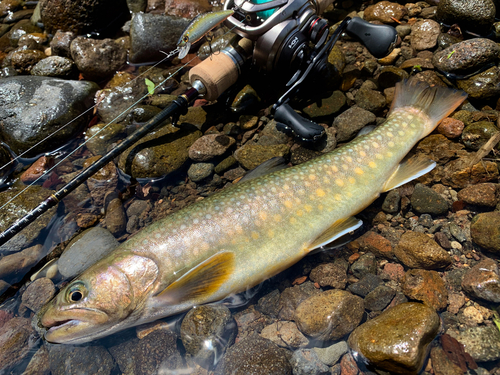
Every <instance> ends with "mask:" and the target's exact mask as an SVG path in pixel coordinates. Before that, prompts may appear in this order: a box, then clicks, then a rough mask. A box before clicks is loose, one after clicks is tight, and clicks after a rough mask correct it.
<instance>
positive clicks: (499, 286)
mask: <svg viewBox="0 0 500 375" xmlns="http://www.w3.org/2000/svg"><path fill="white" fill-rule="evenodd" d="M462 287H463V288H464V290H465V291H466V292H467V293H468V294H469V295H470V296H472V297H474V298H478V299H481V300H484V301H490V302H495V303H498V302H500V273H499V270H498V264H497V262H495V261H494V260H493V259H490V258H486V259H484V260H483V261H481V262H479V263H478V264H476V265H475V266H474V267H472V268H471V269H470V270H468V271H467V272H466V273H465V275H464V278H463V280H462Z"/></svg>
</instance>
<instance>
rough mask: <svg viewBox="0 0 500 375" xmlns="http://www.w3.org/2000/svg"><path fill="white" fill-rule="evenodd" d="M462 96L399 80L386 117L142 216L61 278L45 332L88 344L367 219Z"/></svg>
mask: <svg viewBox="0 0 500 375" xmlns="http://www.w3.org/2000/svg"><path fill="white" fill-rule="evenodd" d="M466 96H467V95H466V94H465V93H464V92H462V91H457V90H453V89H450V88H447V87H429V86H428V85H425V84H423V83H419V82H417V81H415V80H414V81H410V82H405V83H401V82H400V83H398V84H396V90H395V99H394V101H393V104H392V107H391V111H390V114H389V116H388V118H387V120H386V121H385V122H384V123H383V124H382V125H380V126H378V127H377V128H376V129H374V130H372V131H371V132H370V133H368V134H366V135H363V136H360V137H357V138H355V139H354V140H352V141H351V142H350V143H347V144H346V145H344V146H342V147H340V148H338V149H336V150H334V151H331V152H329V153H326V154H324V155H321V156H319V157H317V158H315V159H312V160H310V161H308V162H305V163H303V164H299V165H296V166H292V167H289V168H286V169H280V170H277V171H274V172H272V173H270V174H266V175H263V176H259V177H256V178H253V179H249V180H247V181H245V182H242V183H238V184H234V185H233V186H231V187H229V188H226V189H223V190H221V191H220V192H217V193H215V194H213V195H211V196H209V197H208V198H205V199H203V200H201V201H198V202H196V203H194V204H192V205H190V206H188V207H186V208H184V209H182V210H180V211H178V212H176V213H173V214H171V215H169V216H167V217H165V218H163V219H161V220H159V221H156V222H155V223H152V224H151V225H149V226H147V227H145V228H144V229H142V230H141V231H140V232H139V233H137V234H136V235H134V236H133V237H131V238H129V239H128V240H127V241H125V242H123V243H122V244H121V245H119V246H118V247H117V248H116V249H115V250H114V251H113V252H112V253H111V254H110V255H109V256H107V257H106V258H104V259H102V260H100V261H99V262H97V263H96V264H94V265H92V266H91V267H90V268H88V269H87V270H86V271H84V272H83V273H82V274H81V275H80V276H79V277H77V278H76V279H74V280H73V281H71V282H70V283H69V284H67V285H66V286H65V287H64V288H62V289H61V290H60V291H59V293H58V294H57V295H56V296H55V297H54V299H53V300H52V301H50V302H49V303H48V304H47V305H45V306H44V307H43V308H42V309H41V310H40V311H39V312H38V314H37V315H36V317H35V319H36V324H37V325H38V327H39V329H40V330H41V332H42V334H43V335H44V337H45V339H46V340H47V341H49V342H52V343H64V344H81V343H84V342H88V341H92V340H95V339H98V338H101V337H104V336H107V335H110V334H112V333H115V332H118V331H120V330H123V329H125V328H129V327H133V326H137V325H140V324H144V323H149V322H152V321H155V320H157V319H160V318H164V317H168V316H172V315H176V314H179V313H182V312H185V311H187V310H189V309H190V308H192V307H193V306H197V305H200V304H206V303H211V302H217V301H221V300H223V299H224V298H226V297H227V296H230V295H235V294H236V293H240V292H243V291H245V290H248V289H249V288H252V287H254V286H255V285H258V284H259V283H261V282H263V281H264V280H266V279H268V278H270V277H272V276H274V275H276V274H278V273H279V272H281V271H283V270H285V269H287V268H289V267H290V266H292V265H293V264H295V263H296V262H298V261H299V260H300V259H302V258H303V257H304V256H306V255H308V254H310V253H311V252H314V251H317V250H318V249H321V248H323V246H325V245H326V244H328V243H330V242H332V241H334V240H338V239H341V237H343V236H344V235H346V234H349V233H351V232H352V231H353V230H355V229H356V228H359V227H360V226H361V225H362V222H361V220H359V219H357V218H355V216H354V215H356V214H357V213H359V212H360V211H362V210H363V209H364V208H366V207H367V206H368V205H369V204H370V203H372V202H373V201H374V200H375V199H376V198H377V197H378V196H379V195H380V194H381V193H383V192H386V191H388V190H391V189H394V188H396V187H398V186H401V185H403V184H405V183H407V182H408V181H411V180H413V179H415V178H418V177H419V176H421V175H423V174H425V173H427V172H429V171H430V170H431V169H432V168H433V167H434V166H435V163H434V162H433V161H431V160H428V159H420V158H410V159H408V158H405V156H406V155H407V154H408V152H409V151H410V150H411V149H412V147H413V146H414V145H415V144H416V143H417V142H418V141H419V140H420V139H422V138H423V137H425V136H427V135H428V134H430V133H431V132H432V131H433V130H434V129H435V127H436V126H437V124H438V123H439V122H440V121H441V120H442V119H443V118H445V117H446V116H448V115H449V114H450V113H451V112H453V111H454V110H455V109H456V108H457V107H458V106H459V105H460V104H461V103H462V102H463V100H465V98H466Z"/></svg>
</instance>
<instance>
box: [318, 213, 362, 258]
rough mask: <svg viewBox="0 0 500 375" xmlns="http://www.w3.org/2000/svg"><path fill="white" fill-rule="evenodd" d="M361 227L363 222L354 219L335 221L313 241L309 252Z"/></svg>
mask: <svg viewBox="0 0 500 375" xmlns="http://www.w3.org/2000/svg"><path fill="white" fill-rule="evenodd" d="M361 225H363V222H362V221H361V220H359V219H356V218H355V217H348V218H346V219H340V220H337V221H336V222H335V223H333V225H332V226H331V227H329V228H328V229H327V230H326V231H324V232H323V233H321V235H320V236H319V237H318V238H316V239H315V240H314V241H313V243H312V244H311V245H310V246H309V251H313V250H314V249H317V248H318V247H321V246H324V245H326V244H329V243H330V242H332V241H335V240H336V239H337V238H340V237H342V236H343V235H345V234H347V233H349V232H352V231H353V230H356V229H358V228H359V227H360V226H361Z"/></svg>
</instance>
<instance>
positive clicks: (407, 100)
mask: <svg viewBox="0 0 500 375" xmlns="http://www.w3.org/2000/svg"><path fill="white" fill-rule="evenodd" d="M466 98H467V94H466V93H465V92H463V91H459V90H456V89H451V88H449V87H441V86H429V85H427V84H425V83H423V82H420V81H417V80H415V79H413V80H410V81H403V82H398V83H397V84H396V92H395V93H394V101H393V102H392V106H391V112H394V111H395V110H397V109H399V108H402V107H413V108H416V109H419V110H421V111H422V112H424V113H425V114H426V115H427V116H428V117H429V120H430V123H429V128H428V129H427V130H428V132H427V134H429V133H430V132H432V131H433V130H434V128H435V127H436V126H437V125H438V124H439V123H440V122H441V120H443V119H444V118H445V117H446V116H448V115H449V114H450V113H452V112H453V111H454V110H455V109H456V108H457V107H458V106H459V105H460V104H461V103H462V102H463V101H464V100H465V99H466Z"/></svg>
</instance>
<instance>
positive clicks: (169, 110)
mask: <svg viewBox="0 0 500 375" xmlns="http://www.w3.org/2000/svg"><path fill="white" fill-rule="evenodd" d="M198 94H199V92H198V90H197V89H196V88H190V89H188V90H187V91H186V92H185V93H184V94H181V95H179V96H178V97H177V99H175V100H174V101H173V102H172V103H171V104H170V105H169V106H168V107H166V108H165V109H163V110H162V111H161V112H160V113H158V114H157V115H156V116H155V117H153V118H152V119H150V120H149V121H147V122H146V123H145V124H144V125H143V126H142V127H141V128H139V129H137V130H136V131H135V132H134V133H132V134H131V135H129V136H128V137H127V138H125V139H124V140H123V141H122V142H121V143H119V144H118V145H117V146H116V147H114V148H113V149H112V150H111V151H109V152H108V153H107V154H105V155H104V156H102V157H101V158H100V159H99V160H97V161H96V162H95V163H93V164H92V165H91V166H89V167H87V168H86V169H85V170H83V171H82V172H81V173H79V174H78V175H77V176H76V177H74V178H73V179H72V180H71V181H70V182H68V183H67V184H66V185H64V186H63V187H62V188H61V189H59V190H58V191H57V192H55V193H54V194H51V195H50V196H49V197H48V198H47V199H45V200H44V201H43V202H42V203H40V204H39V205H38V206H37V207H35V208H34V209H33V210H31V211H30V212H29V213H28V214H26V215H25V216H24V217H23V218H21V219H20V220H18V221H16V222H15V223H14V224H13V225H12V226H11V227H9V228H8V229H7V230H5V231H4V232H2V233H0V246H1V245H3V244H5V243H6V242H7V241H9V240H10V239H11V238H12V237H14V236H15V235H16V234H18V233H19V232H20V231H21V230H23V229H24V228H26V227H27V226H28V225H29V224H31V223H32V222H33V221H35V220H36V219H37V218H38V217H39V216H40V215H42V214H43V213H45V212H46V211H47V210H49V209H50V208H52V207H54V206H55V205H57V204H58V203H59V202H60V201H61V200H62V199H63V198H64V197H66V196H67V195H68V194H70V193H71V192H72V191H73V190H75V189H76V188H77V187H78V186H79V185H81V184H82V183H83V182H84V181H85V180H87V179H88V178H89V177H91V176H92V175H93V174H95V173H96V172H97V171H99V170H100V169H101V168H102V167H104V166H105V165H106V164H107V163H109V162H110V161H111V160H113V159H114V158H115V157H117V156H118V155H120V154H121V153H122V152H124V151H125V150H126V149H127V148H129V147H130V146H132V145H133V144H134V143H135V142H137V141H138V140H139V139H141V138H142V137H144V136H145V135H146V134H148V133H149V132H151V131H152V130H153V129H155V128H156V127H158V126H159V125H161V124H162V123H163V122H164V121H165V120H167V119H168V118H169V117H172V125H173V126H177V121H178V119H179V116H180V115H182V114H186V113H187V109H188V106H189V104H190V103H191V102H192V101H193V100H194V99H196V98H197V97H198Z"/></svg>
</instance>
